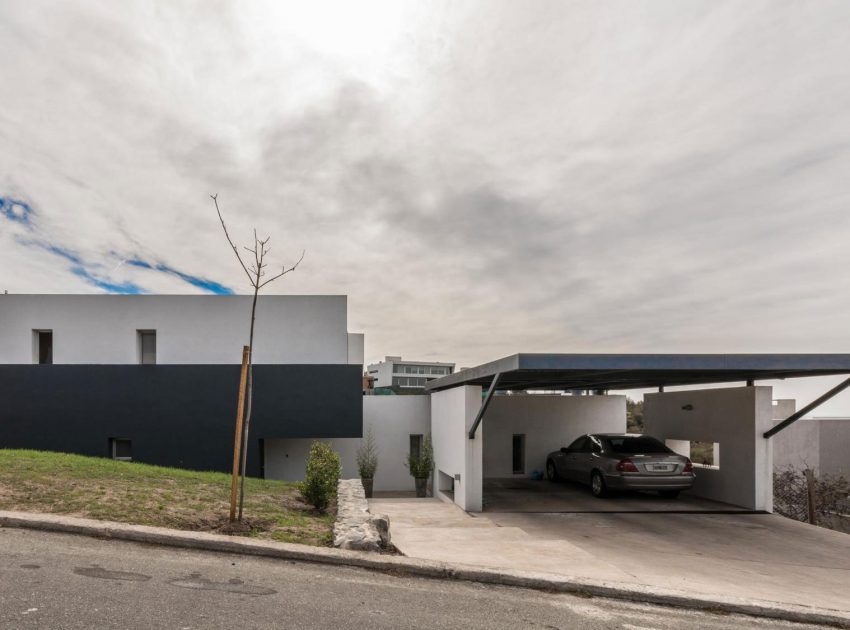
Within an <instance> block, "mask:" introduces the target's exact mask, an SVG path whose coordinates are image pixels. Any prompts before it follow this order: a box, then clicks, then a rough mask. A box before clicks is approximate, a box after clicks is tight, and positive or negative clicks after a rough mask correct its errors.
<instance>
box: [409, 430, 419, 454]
mask: <svg viewBox="0 0 850 630" xmlns="http://www.w3.org/2000/svg"><path fill="white" fill-rule="evenodd" d="M410 454H411V455H412V456H413V457H419V456H420V455H422V434H419V435H413V434H411V436H410Z"/></svg>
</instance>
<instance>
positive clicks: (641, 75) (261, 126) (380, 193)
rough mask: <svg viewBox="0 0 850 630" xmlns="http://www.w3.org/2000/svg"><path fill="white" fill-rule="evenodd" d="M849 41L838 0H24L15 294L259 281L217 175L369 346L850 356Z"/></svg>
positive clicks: (6, 24) (0, 208) (11, 217)
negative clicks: (341, 307) (241, 261)
mask: <svg viewBox="0 0 850 630" xmlns="http://www.w3.org/2000/svg"><path fill="white" fill-rule="evenodd" d="M848 32H850V3H847V2H846V1H844V0H838V1H830V0H820V1H819V2H799V1H794V2H783V1H781V0H772V1H770V2H759V1H756V0H740V1H737V2H722V1H716V0H711V1H693V0H669V1H666V0H657V1H654V2H641V1H639V0H623V1H606V2H597V1H591V0H588V1H585V2H569V1H563V0H557V1H551V2H549V1H546V2H544V1H541V0H528V1H524V2H513V1H504V2H499V1H496V0H490V1H482V2H476V1H469V0H453V1H451V2H436V1H432V2H422V1H417V2H404V1H402V0H391V1H386V2H368V1H361V2H357V3H352V2H325V1H316V0H311V2H309V3H306V2H281V1H279V0H268V1H252V0H247V1H239V2H236V1H228V0H215V1H211V0H203V1H197V2H190V1H186V2H171V1H169V2H150V1H144V2H141V1H140V2H133V1H130V0H128V1H125V2H111V1H103V2H97V1H95V0H87V1H85V2H72V1H69V2H63V3H55V2H46V1H40V0H4V2H2V3H0V60H2V61H0V80H2V85H3V87H4V90H3V91H4V94H3V97H2V100H0V290H7V291H9V292H10V293H41V292H55V293H104V292H112V293H210V292H212V293H230V292H235V293H244V292H248V291H249V290H250V287H249V286H247V284H246V280H245V278H244V275H242V271H241V269H240V268H239V266H238V264H237V263H236V261H235V259H234V258H233V255H232V253H231V252H230V250H229V249H228V246H227V243H226V241H225V240H224V237H223V235H222V233H221V228H220V226H219V224H218V221H217V218H216V215H215V209H214V206H213V205H212V201H211V199H210V197H209V195H210V194H213V193H216V194H218V195H219V197H218V199H219V202H220V204H221V207H222V211H223V212H224V215H225V219H226V220H227V222H228V227H229V229H230V231H231V234H232V235H233V236H234V237H235V238H236V239H237V240H239V241H240V242H244V243H245V244H249V243H250V241H251V238H252V230H253V229H254V228H257V230H258V231H259V233H260V235H261V236H267V235H268V236H271V242H270V245H271V248H272V253H271V260H272V261H273V262H272V264H273V265H283V264H287V265H289V264H292V263H293V262H294V261H295V260H297V258H298V256H299V255H300V253H301V251H302V249H303V250H306V256H305V258H304V261H303V263H301V265H300V266H299V267H298V269H297V270H296V271H295V272H294V273H291V274H288V275H286V276H285V277H284V278H283V279H282V280H280V281H278V282H277V283H275V284H273V285H271V286H269V287H267V291H268V292H270V293H286V294H326V293H331V294H347V295H348V296H349V329H350V330H351V331H352V332H364V333H365V334H366V358H367V360H368V361H371V360H375V359H379V358H381V357H383V356H384V355H387V354H390V355H402V356H404V357H409V358H413V359H424V360H429V359H433V360H445V361H454V362H456V363H457V364H458V365H461V366H464V365H476V364H478V363H481V362H484V361H488V360H492V359H495V358H498V357H502V356H506V355H509V354H512V353H515V352H624V353H625V352H850V63H848V59H850V38H849V37H847V33H848ZM834 382H837V380H836V379H817V380H815V379H811V380H810V381H809V382H801V381H794V382H793V383H792V382H788V383H782V384H779V385H778V387H777V390H776V392H777V395H781V396H792V397H798V398H799V399H800V400H801V401H807V400H808V399H811V398H813V397H814V396H817V395H819V394H820V393H822V392H823V391H824V390H825V389H826V388H827V386H829V384H830V383H834ZM822 411H823V413H833V414H837V413H847V414H850V394H844V395H843V396H841V397H839V398H836V399H835V401H834V402H833V403H831V404H830V405H827V406H825V407H823V408H822Z"/></svg>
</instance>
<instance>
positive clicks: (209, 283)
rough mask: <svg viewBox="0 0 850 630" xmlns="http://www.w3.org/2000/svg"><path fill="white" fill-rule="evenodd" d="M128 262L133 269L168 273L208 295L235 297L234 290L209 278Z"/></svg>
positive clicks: (166, 266) (157, 265)
mask: <svg viewBox="0 0 850 630" xmlns="http://www.w3.org/2000/svg"><path fill="white" fill-rule="evenodd" d="M126 262H127V264H128V265H131V266H133V267H139V268H140V269H150V270H151V271H159V272H160V273H167V274H170V275H172V276H176V277H178V278H180V279H181V280H182V281H183V282H187V283H189V284H191V285H192V286H193V287H198V288H199V289H201V290H203V291H206V292H207V293H213V294H215V295H233V289H231V288H230V287H226V286H224V285H223V284H220V283H218V282H215V281H214V280H209V279H207V278H201V277H199V276H193V275H191V274H188V273H183V272H182V271H178V270H177V269H174V268H173V267H169V266H168V265H164V264H162V263H156V264H152V263H149V262H147V261H146V260H142V259H140V258H131V259H129V260H127V261H126Z"/></svg>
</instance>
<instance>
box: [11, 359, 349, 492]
mask: <svg viewBox="0 0 850 630" xmlns="http://www.w3.org/2000/svg"><path fill="white" fill-rule="evenodd" d="M239 370H240V367H239V366H238V365H2V366H0V448H31V449H38V450H51V451H62V452H68V453H78V454H81V455H95V456H109V454H110V439H111V438H120V439H129V440H131V447H132V457H133V460H134V461H141V462H145V463H150V464H159V465H163V466H178V467H181V468H190V469H195V470H218V471H228V470H229V469H230V466H231V464H232V462H231V458H232V453H233V432H234V420H235V416H236V397H237V391H238V386H239ZM361 385H362V384H361V369H360V366H358V365H257V366H255V367H254V391H255V394H254V408H253V414H252V419H251V436H250V440H249V444H248V474H249V475H251V476H260V475H261V473H262V470H261V467H262V461H261V457H262V455H261V449H260V448H259V446H260V444H261V440H264V439H270V438H317V439H322V438H339V437H360V436H361V435H362V432H363V401H362V387H361Z"/></svg>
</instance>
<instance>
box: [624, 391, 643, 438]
mask: <svg viewBox="0 0 850 630" xmlns="http://www.w3.org/2000/svg"><path fill="white" fill-rule="evenodd" d="M626 431H627V432H628V433H643V401H642V400H640V401H637V400H632V399H631V398H626Z"/></svg>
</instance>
